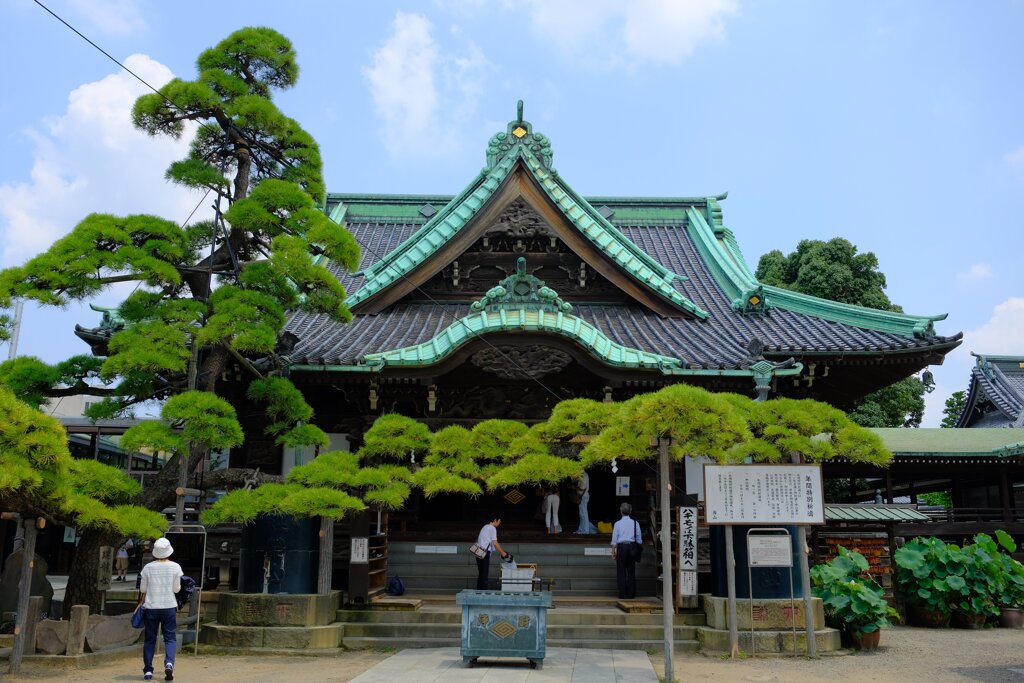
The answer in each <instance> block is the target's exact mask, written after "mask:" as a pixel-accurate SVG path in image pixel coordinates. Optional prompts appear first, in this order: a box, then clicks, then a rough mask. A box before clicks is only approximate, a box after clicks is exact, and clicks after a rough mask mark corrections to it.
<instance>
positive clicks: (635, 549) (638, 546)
mask: <svg viewBox="0 0 1024 683" xmlns="http://www.w3.org/2000/svg"><path fill="white" fill-rule="evenodd" d="M633 526H634V527H635V533H634V536H633V545H632V546H630V549H629V550H630V553H631V555H632V557H633V561H634V562H640V558H642V557H643V554H644V545H643V543H640V542H639V539H640V525H639V524H638V523H637V521H636V520H635V519H634V520H633Z"/></svg>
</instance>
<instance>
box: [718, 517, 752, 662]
mask: <svg viewBox="0 0 1024 683" xmlns="http://www.w3.org/2000/svg"><path fill="white" fill-rule="evenodd" d="M725 581H726V587H727V595H728V596H729V656H730V657H732V658H733V659H736V657H737V656H739V654H740V631H739V625H738V624H737V623H736V551H735V550H734V549H733V547H732V524H726V525H725ZM747 590H750V591H752V590H753V587H752V586H750V587H748V588H747ZM751 595H753V592H751Z"/></svg>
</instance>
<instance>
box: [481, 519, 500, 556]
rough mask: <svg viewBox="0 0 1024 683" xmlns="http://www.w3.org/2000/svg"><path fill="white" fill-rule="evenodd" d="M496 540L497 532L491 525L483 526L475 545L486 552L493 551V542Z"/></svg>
mask: <svg viewBox="0 0 1024 683" xmlns="http://www.w3.org/2000/svg"><path fill="white" fill-rule="evenodd" d="M497 540H498V530H497V529H495V528H494V525H492V524H484V527H483V528H482V529H480V534H479V535H478V536H477V537H476V544H477V545H478V546H480V547H481V548H487V550H494V542H495V541H497Z"/></svg>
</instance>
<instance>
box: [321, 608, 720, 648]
mask: <svg viewBox="0 0 1024 683" xmlns="http://www.w3.org/2000/svg"><path fill="white" fill-rule="evenodd" d="M547 619H548V628H547V645H548V647H572V648H613V649H619V650H660V649H661V648H662V644H663V636H662V627H661V624H662V615H661V614H660V613H653V614H627V613H625V612H622V611H620V610H619V609H617V608H615V607H589V608H586V607H585V608H578V607H562V608H555V609H552V610H549V611H548V617H547ZM337 621H339V622H343V623H344V635H343V637H342V645H343V646H344V647H346V648H350V649H370V648H395V649H403V648H423V647H457V646H458V645H459V642H460V637H461V629H462V625H461V624H462V613H461V611H460V609H459V608H457V607H456V606H455V605H454V604H426V605H425V606H424V607H423V608H421V609H418V610H415V611H386V610H375V609H365V610H339V611H338V616H337ZM703 624H704V615H703V614H702V613H685V614H678V615H676V616H675V646H676V650H677V651H686V652H695V651H696V650H697V647H698V644H697V627H698V626H701V625H703Z"/></svg>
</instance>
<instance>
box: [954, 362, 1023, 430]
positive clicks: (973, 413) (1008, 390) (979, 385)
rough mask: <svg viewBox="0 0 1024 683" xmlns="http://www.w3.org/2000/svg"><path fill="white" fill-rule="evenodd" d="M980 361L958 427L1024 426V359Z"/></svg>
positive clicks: (974, 368) (973, 372) (972, 369)
mask: <svg viewBox="0 0 1024 683" xmlns="http://www.w3.org/2000/svg"><path fill="white" fill-rule="evenodd" d="M971 355H973V356H975V357H976V358H977V362H976V363H975V365H974V367H973V368H971V386H970V389H969V390H968V392H967V401H966V403H965V405H964V410H963V412H962V413H960V418H959V419H958V420H957V424H956V426H957V427H1024V356H986V355H979V354H976V353H975V354H971Z"/></svg>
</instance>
